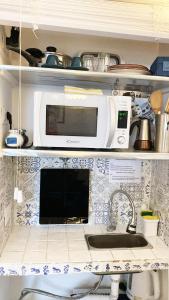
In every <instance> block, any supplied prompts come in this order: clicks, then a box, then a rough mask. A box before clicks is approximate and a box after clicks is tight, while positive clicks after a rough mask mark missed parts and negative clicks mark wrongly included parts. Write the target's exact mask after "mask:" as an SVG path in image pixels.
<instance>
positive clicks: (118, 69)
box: [108, 64, 151, 75]
mask: <svg viewBox="0 0 169 300" xmlns="http://www.w3.org/2000/svg"><path fill="white" fill-rule="evenodd" d="M108 72H111V73H122V74H123V73H128V74H137V75H150V74H151V72H150V71H149V69H148V68H147V67H145V66H142V65H135V64H119V65H115V66H109V67H108Z"/></svg>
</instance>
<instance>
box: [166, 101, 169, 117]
mask: <svg viewBox="0 0 169 300" xmlns="http://www.w3.org/2000/svg"><path fill="white" fill-rule="evenodd" d="M165 113H167V114H169V98H168V100H167V102H166V106H165Z"/></svg>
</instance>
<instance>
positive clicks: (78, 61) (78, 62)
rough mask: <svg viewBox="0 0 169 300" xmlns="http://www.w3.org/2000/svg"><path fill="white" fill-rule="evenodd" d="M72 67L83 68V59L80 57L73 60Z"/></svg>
mask: <svg viewBox="0 0 169 300" xmlns="http://www.w3.org/2000/svg"><path fill="white" fill-rule="evenodd" d="M71 67H76V68H77V67H78V68H79V67H82V62H81V58H80V57H79V56H75V57H73V58H72V62H71Z"/></svg>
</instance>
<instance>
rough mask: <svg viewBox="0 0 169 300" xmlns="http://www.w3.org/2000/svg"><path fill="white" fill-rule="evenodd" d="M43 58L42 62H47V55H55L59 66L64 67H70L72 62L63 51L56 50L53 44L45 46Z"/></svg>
mask: <svg viewBox="0 0 169 300" xmlns="http://www.w3.org/2000/svg"><path fill="white" fill-rule="evenodd" d="M44 55H45V57H44V59H43V62H44V63H46V64H47V58H48V56H49V55H52V56H56V57H57V59H58V60H59V64H58V65H59V66H62V67H64V68H67V67H70V66H71V62H72V58H71V57H70V56H69V55H67V54H65V53H63V52H58V51H57V49H56V48H55V47H53V46H48V47H46V51H44Z"/></svg>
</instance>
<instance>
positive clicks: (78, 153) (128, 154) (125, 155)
mask: <svg viewBox="0 0 169 300" xmlns="http://www.w3.org/2000/svg"><path fill="white" fill-rule="evenodd" d="M1 154H2V156H11V157H15V156H16V157H28V156H31V157H69V158H71V157H79V158H85V157H104V158H106V157H107V158H114V159H141V160H169V153H157V152H140V151H133V152H132V151H97V150H93V151H92V150H48V149H44V150H35V149H9V148H3V149H2V151H1Z"/></svg>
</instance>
